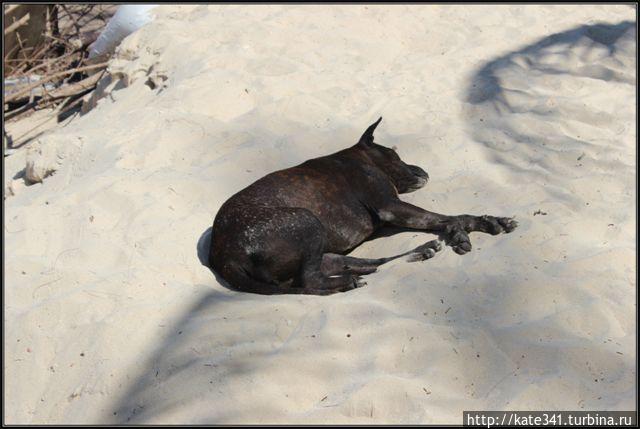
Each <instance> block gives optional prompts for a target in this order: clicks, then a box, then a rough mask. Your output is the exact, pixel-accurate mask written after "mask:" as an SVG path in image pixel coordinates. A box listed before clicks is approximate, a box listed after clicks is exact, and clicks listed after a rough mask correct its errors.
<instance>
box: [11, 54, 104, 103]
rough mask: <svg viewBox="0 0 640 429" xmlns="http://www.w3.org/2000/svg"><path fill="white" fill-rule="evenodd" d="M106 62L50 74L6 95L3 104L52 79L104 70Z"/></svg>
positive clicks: (17, 98)
mask: <svg viewBox="0 0 640 429" xmlns="http://www.w3.org/2000/svg"><path fill="white" fill-rule="evenodd" d="M107 64H108V63H107V62H104V63H100V64H93V65H90V66H84V67H76V68H73V69H70V70H64V71H61V72H58V73H54V74H51V75H49V76H45V77H44V78H43V79H41V80H39V81H38V82H34V83H32V84H29V85H27V86H25V87H24V88H22V89H20V90H19V91H17V92H14V93H13V94H10V95H8V96H7V97H5V100H4V102H5V103H11V102H14V101H16V100H19V99H20V98H21V97H24V96H25V95H26V94H29V93H30V92H31V90H32V89H34V88H37V87H38V86H40V85H42V84H44V83H46V82H50V81H52V80H54V79H57V78H59V77H62V76H66V75H69V74H73V73H77V72H81V71H87V70H94V69H99V68H104V67H106V66H107Z"/></svg>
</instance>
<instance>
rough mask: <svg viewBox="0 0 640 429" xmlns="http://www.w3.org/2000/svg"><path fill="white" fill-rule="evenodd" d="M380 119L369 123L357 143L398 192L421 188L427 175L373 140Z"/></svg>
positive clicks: (393, 151) (426, 179) (403, 192)
mask: <svg viewBox="0 0 640 429" xmlns="http://www.w3.org/2000/svg"><path fill="white" fill-rule="evenodd" d="M380 121H382V117H381V118H380V119H378V120H377V121H376V122H375V123H373V124H371V125H370V126H369V128H367V130H366V131H365V132H364V134H363V135H362V137H360V141H359V142H358V145H359V146H360V147H362V148H363V149H364V150H365V151H366V153H367V155H368V156H369V158H371V160H372V161H373V162H374V163H375V165H376V166H377V167H378V168H379V169H381V170H382V171H383V172H384V173H385V174H386V175H387V176H388V177H389V179H391V181H392V182H393V184H394V185H395V187H396V189H397V190H398V193H400V194H405V193H407V192H413V191H415V190H418V189H420V188H422V187H423V186H424V185H426V184H427V181H428V180H429V175H428V174H427V172H426V171H424V170H423V169H422V168H420V167H418V166H416V165H409V164H406V163H405V162H403V161H402V160H401V159H400V157H399V156H398V154H397V153H396V151H395V150H393V149H389V148H387V147H384V146H381V145H379V144H376V143H374V142H373V131H374V130H375V129H376V127H377V126H378V124H379V123H380Z"/></svg>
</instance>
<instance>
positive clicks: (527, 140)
mask: <svg viewBox="0 0 640 429" xmlns="http://www.w3.org/2000/svg"><path fill="white" fill-rule="evenodd" d="M635 13H636V11H635V9H634V8H633V7H630V6H624V5H618V6H615V5H588V6H583V5H562V6H560V5H556V6H553V5H549V6H499V7H497V6H470V5H462V6H438V5H413V6H401V5H387V6H384V5H378V6H366V5H351V6H328V5H324V6H320V5H316V6H308V5H307V6H292V5H287V6H265V5H262V6H162V7H161V8H160V9H159V10H158V11H157V12H156V14H157V19H156V20H155V21H153V22H152V23H151V24H149V25H147V26H145V27H143V28H142V29H141V30H139V31H138V32H136V33H134V34H132V35H131V36H129V37H128V38H127V39H125V41H124V42H123V44H122V45H121V46H120V48H119V50H118V51H117V55H116V57H115V58H114V59H113V60H112V62H111V64H110V66H109V71H110V73H111V76H112V78H113V80H112V82H111V83H110V84H108V82H103V85H102V87H103V90H102V94H103V95H105V97H104V98H102V99H101V100H99V101H98V102H97V103H94V104H97V105H96V107H95V108H94V109H92V110H90V111H89V112H88V113H87V114H85V115H83V116H82V117H79V118H75V119H73V120H72V121H70V122H69V123H67V124H65V125H64V126H59V127H56V128H54V129H52V130H49V131H47V132H46V133H44V134H42V135H39V136H37V137H36V138H35V139H33V140H32V141H31V142H29V143H28V144H27V145H25V147H24V148H22V149H20V150H19V151H17V152H16V153H14V154H12V155H11V156H9V157H6V158H5V159H4V162H5V201H4V202H5V225H4V232H5V234H4V236H5V287H4V297H5V309H4V310H5V318H4V329H5V368H4V369H5V389H6V390H5V413H6V414H5V422H6V423H23V424H24V423H58V424H61V423H451V424H461V423H462V411H463V410H481V409H492V410H543V409H547V410H631V409H634V407H635V403H636V381H635V379H636V367H635V362H636V355H635V344H636V324H635V320H636V318H635V315H636V311H637V309H636V305H635V302H636V274H637V273H636V264H635V257H636V235H635V234H636V217H635V206H636V203H635V202H636V187H635V175H636V163H635V159H636V157H635V156H636V146H635V140H636V127H635V115H636V105H635V94H636V86H635V80H636V62H635V56H636V44H635V38H636V32H635ZM94 101H95V100H94ZM378 116H383V118H384V119H383V121H382V123H381V125H380V126H379V128H378V131H377V132H376V140H377V141H378V142H379V143H381V144H385V145H387V146H394V145H395V146H397V148H398V153H399V154H400V156H401V157H403V158H404V159H405V160H406V161H408V162H411V163H413V164H418V165H420V166H422V167H423V168H425V170H427V171H428V172H429V174H430V176H431V181H430V183H429V184H428V185H427V187H426V188H423V189H422V190H419V191H417V192H415V193H412V194H407V195H405V196H403V197H402V198H403V199H404V200H405V201H409V202H411V203H414V204H416V205H419V206H422V207H424V208H426V209H429V210H432V211H437V212H441V213H446V214H461V213H470V214H493V215H499V216H516V219H517V220H518V221H519V223H520V226H519V228H518V229H517V230H516V231H515V232H513V233H512V234H509V235H500V236H495V237H494V236H488V235H483V234H478V233H474V234H472V237H471V238H472V243H473V245H474V250H473V251H472V252H471V253H469V254H467V255H465V256H459V255H457V254H455V253H454V252H453V251H452V250H451V249H450V248H447V249H445V250H444V251H442V252H440V253H439V254H438V255H436V257H435V258H433V259H431V260H428V261H425V262H422V263H407V262H405V261H402V260H398V261H393V262H391V263H389V264H387V265H384V266H382V267H381V268H380V270H379V271H378V272H377V273H375V274H372V275H369V276H367V277H366V281H367V283H368V284H367V286H365V287H363V288H361V289H358V290H355V291H351V292H349V293H344V294H336V295H332V296H328V297H317V296H286V295H285V296H261V295H253V294H245V293H239V292H235V291H231V290H229V289H227V288H225V287H224V286H223V285H222V284H221V283H220V282H218V280H217V279H216V278H215V277H214V275H213V274H212V273H211V271H209V269H208V268H207V267H205V266H203V265H202V263H201V256H202V249H204V248H205V247H206V244H207V239H208V236H207V232H208V229H209V227H210V226H211V223H212V221H213V218H214V216H215V214H216V211H217V209H218V208H219V207H220V205H221V204H222V203H223V202H224V201H225V200H226V199H227V198H228V197H229V196H231V195H232V194H233V193H235V192H237V191H238V190H240V189H241V188H243V187H244V186H246V185H248V184H249V183H251V182H253V181H254V180H256V179H258V178H259V177H262V176H263V175H264V174H266V173H269V172H271V171H274V170H276V169H280V168H285V167H289V166H292V165H295V164H297V163H300V162H302V161H304V160H306V159H308V158H311V157H316V156H320V155H324V154H328V153H331V152H334V151H337V150H339V149H342V148H345V147H347V146H350V145H352V144H354V143H355V142H356V141H357V139H358V138H359V136H360V134H361V133H362V131H363V130H364V129H365V128H366V126H368V125H369V124H370V123H371V122H373V121H374V120H375V119H377V117H378ZM25 177H27V178H29V179H31V180H36V181H39V180H41V182H39V183H36V184H32V185H29V186H27V185H26V183H25ZM432 238H433V236H432V235H429V234H424V233H420V232H415V233H402V234H399V235H396V236H393V237H388V238H384V239H377V240H374V241H371V242H368V243H366V244H365V245H363V246H362V247H361V248H358V249H357V250H356V251H355V252H354V254H355V255H360V256H367V257H380V256H388V255H391V254H394V253H395V252H400V251H406V250H408V249H411V248H413V247H415V246H417V245H419V244H422V243H424V242H426V241H428V240H430V239H432Z"/></svg>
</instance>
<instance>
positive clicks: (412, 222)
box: [377, 200, 518, 255]
mask: <svg viewBox="0 0 640 429" xmlns="http://www.w3.org/2000/svg"><path fill="white" fill-rule="evenodd" d="M377 213H378V216H379V217H380V219H381V220H382V221H385V222H388V223H390V224H392V225H396V226H402V227H407V228H412V229H419V230H423V231H427V232H433V233H436V234H441V235H443V236H444V239H445V240H446V242H447V244H448V245H450V246H451V247H452V248H453V250H454V251H455V252H456V253H459V254H461V255H462V254H465V253H467V252H468V251H470V250H471V241H470V240H469V233H470V232H472V231H479V232H485V233H488V234H492V235H496V234H499V233H501V232H507V233H508V232H511V231H513V230H514V229H515V228H516V227H517V226H518V224H517V222H516V221H515V220H513V219H511V218H506V217H495V216H488V215H483V216H472V215H458V216H447V215H443V214H439V213H433V212H430V211H427V210H424V209H421V208H420V207H417V206H414V205H412V204H409V203H405V202H404V201H401V200H394V201H393V202H391V203H389V204H385V205H384V207H382V208H381V209H379V210H377Z"/></svg>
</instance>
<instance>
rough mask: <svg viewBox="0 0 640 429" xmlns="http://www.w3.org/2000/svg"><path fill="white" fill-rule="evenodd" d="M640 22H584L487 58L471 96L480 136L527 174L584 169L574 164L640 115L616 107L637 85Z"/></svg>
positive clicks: (473, 124) (469, 114)
mask: <svg viewBox="0 0 640 429" xmlns="http://www.w3.org/2000/svg"><path fill="white" fill-rule="evenodd" d="M635 24H636V23H635V22H634V21H622V22H620V23H617V24H605V23H599V24H594V25H581V26H579V27H576V28H573V29H571V30H568V31H564V32H560V33H556V34H552V35H550V36H548V37H545V38H543V39H541V40H539V41H537V42H535V43H532V44H530V45H527V46H524V47H522V48H520V49H517V50H515V51H512V52H509V53H507V54H506V55H503V56H501V57H498V58H496V59H494V60H491V61H489V62H487V63H485V64H484V65H483V66H481V67H480V68H479V69H478V70H477V71H475V72H474V73H473V75H472V77H471V79H470V84H469V86H468V87H467V89H466V93H465V95H464V101H465V102H466V103H467V104H466V105H465V108H464V109H465V115H466V120H467V123H468V125H469V130H470V133H471V135H472V136H473V138H474V140H476V141H478V142H480V143H482V144H483V145H485V146H486V147H487V148H488V149H489V151H488V152H487V154H488V155H489V157H490V158H492V159H493V161H495V162H496V163H499V164H502V165H504V166H507V167H508V168H509V169H510V170H511V171H512V172H514V173H516V174H517V175H520V176H521V177H526V178H527V180H529V179H530V178H532V179H534V180H536V179H537V178H538V176H540V175H542V176H548V175H554V176H556V177H557V178H560V179H562V178H569V177H576V176H578V175H581V174H584V173H583V170H580V169H578V170H576V169H574V168H573V167H574V166H577V167H580V166H581V162H580V161H582V159H583V158H584V157H585V156H586V157H587V158H591V156H592V155H596V154H597V153H598V152H599V151H601V150H603V147H602V146H601V142H602V141H605V140H606V141H615V140H616V137H617V134H616V133H619V130H620V129H625V127H628V126H629V125H628V122H629V121H631V120H632V119H633V118H631V116H630V115H632V114H633V112H620V110H621V109H619V108H614V107H613V105H614V103H615V102H616V101H617V100H619V99H620V98H621V97H622V96H626V95H627V93H628V92H629V91H630V90H631V87H630V86H631V85H635V81H636V71H635V69H636V60H635V56H636V43H635V38H636V28H635ZM603 94H605V95H603ZM618 95H620V97H618ZM603 97H604V98H603ZM603 99H606V100H607V103H605V104H603V103H602V100H603ZM624 114H627V116H628V117H625V116H624ZM618 139H619V138H618ZM624 155H627V154H626V153H625V154H624ZM611 164H616V161H612V162H611ZM611 166H612V165H608V168H609V169H610V168H611Z"/></svg>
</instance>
